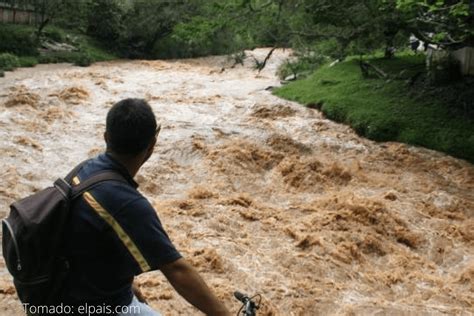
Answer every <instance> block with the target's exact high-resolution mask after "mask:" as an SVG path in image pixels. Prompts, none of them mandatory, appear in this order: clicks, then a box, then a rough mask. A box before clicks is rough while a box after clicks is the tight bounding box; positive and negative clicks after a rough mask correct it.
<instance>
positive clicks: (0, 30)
mask: <svg viewBox="0 0 474 316" xmlns="http://www.w3.org/2000/svg"><path fill="white" fill-rule="evenodd" d="M37 47H38V43H37V41H36V38H35V36H34V28H32V27H30V26H24V25H11V24H0V53H1V52H6V53H12V54H15V55H18V56H36V55H38V51H37Z"/></svg>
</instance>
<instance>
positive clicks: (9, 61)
mask: <svg viewBox="0 0 474 316" xmlns="http://www.w3.org/2000/svg"><path fill="white" fill-rule="evenodd" d="M19 66H20V61H19V60H18V57H17V56H15V55H13V54H9V53H2V54H0V69H3V70H6V71H11V70H13V69H15V68H16V67H19Z"/></svg>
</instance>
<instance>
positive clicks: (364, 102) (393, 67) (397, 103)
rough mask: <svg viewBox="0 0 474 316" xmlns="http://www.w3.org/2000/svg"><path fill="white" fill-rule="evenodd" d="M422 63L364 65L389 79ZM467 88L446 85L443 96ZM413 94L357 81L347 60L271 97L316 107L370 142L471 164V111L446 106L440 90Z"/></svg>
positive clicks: (401, 86) (396, 85)
mask: <svg viewBox="0 0 474 316" xmlns="http://www.w3.org/2000/svg"><path fill="white" fill-rule="evenodd" d="M423 62H424V60H423V57H420V56H401V57H398V58H394V59H392V60H387V59H381V58H376V59H372V60H370V63H372V64H375V65H377V66H379V67H380V68H382V69H383V70H384V71H385V72H388V73H390V74H391V75H396V74H398V73H400V72H401V70H403V69H410V71H412V70H411V69H416V70H413V71H414V72H415V71H418V70H419V69H423ZM328 82H330V83H331V84H327V83H328ZM470 84H472V83H470ZM467 86H469V84H468V85H467ZM467 86H466V85H449V86H447V87H446V91H451V93H452V94H453V95H460V94H462V93H466V88H467ZM454 89H456V91H453V90H454ZM419 90H420V89H419V87H416V89H415V90H411V89H410V88H409V87H408V86H407V85H406V83H405V81H401V80H394V81H391V82H386V81H384V80H381V79H369V80H368V79H362V76H361V73H360V69H359V65H358V61H357V59H352V60H348V61H346V62H343V63H340V64H337V65H335V66H334V67H328V66H324V67H322V68H320V69H319V70H317V71H316V73H315V74H314V75H313V76H311V77H310V78H308V79H306V80H300V81H296V82H294V83H291V84H289V85H286V86H284V87H282V88H280V89H278V90H277V91H275V94H277V95H278V96H282V97H285V98H287V99H291V100H295V101H298V102H300V103H303V104H309V103H318V104H322V107H321V110H322V112H323V113H324V114H325V115H326V116H327V117H328V118H330V119H333V120H335V121H338V122H343V123H347V124H350V125H351V126H352V127H353V128H354V130H355V131H356V132H357V133H358V134H360V135H364V136H366V137H368V138H371V139H373V140H377V141H389V140H391V141H401V142H405V143H409V144H414V145H419V146H424V147H428V148H432V149H436V150H440V151H443V152H446V153H448V154H451V155H453V156H456V157H459V158H464V159H467V160H469V161H471V162H474V139H473V137H472V135H474V124H473V123H474V122H473V120H474V119H473V115H472V114H473V112H466V111H460V110H459V109H455V108H450V107H448V106H446V104H445V102H446V100H445V99H443V98H441V97H440V95H445V94H446V91H442V93H441V92H438V91H437V90H436V92H433V93H429V91H425V92H423V93H421V92H420V91H419ZM471 94H472V93H471ZM471 94H469V93H468V94H467V95H465V97H466V98H467V99H466V100H464V102H469V98H471V97H472V95H471ZM452 101H453V102H461V101H460V100H459V99H455V100H454V99H453V100H452ZM469 113H470V114H469Z"/></svg>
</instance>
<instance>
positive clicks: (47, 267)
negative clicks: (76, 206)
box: [2, 161, 126, 306]
mask: <svg viewBox="0 0 474 316" xmlns="http://www.w3.org/2000/svg"><path fill="white" fill-rule="evenodd" d="M86 162H87V161H84V162H83V163H81V164H79V165H78V166H77V167H76V168H74V170H72V171H71V172H70V173H69V174H68V175H67V176H66V178H64V179H62V178H59V179H57V180H56V181H55V182H54V186H53V187H49V188H46V189H44V190H42V191H39V192H37V193H35V194H33V195H31V196H28V197H26V198H24V199H21V200H18V201H16V202H14V203H13V204H11V205H10V214H9V216H8V217H7V218H5V219H3V220H2V226H3V240H2V244H3V257H4V258H5V262H6V265H7V268H8V271H10V273H11V274H12V276H13V283H14V285H15V288H16V291H17V294H18V297H19V299H20V300H21V302H22V303H23V304H25V305H24V306H28V305H29V306H48V305H49V306H50V305H53V304H55V303H57V302H58V298H59V294H60V291H61V286H62V284H63V281H64V279H65V277H66V276H67V273H68V268H69V264H68V262H67V260H66V258H64V257H62V256H61V249H60V248H61V245H62V241H63V232H64V231H65V226H66V222H67V220H68V215H69V209H70V205H71V202H72V201H74V199H76V198H78V197H79V196H81V195H82V193H84V192H85V191H87V190H90V189H91V188H92V187H94V186H96V185H98V184H99V183H101V182H104V181H111V180H115V181H122V182H126V180H125V179H124V178H123V177H122V176H121V175H120V174H118V173H116V172H113V171H110V170H108V171H103V172H99V173H98V174H96V175H94V176H92V177H90V178H88V179H86V180H85V181H83V182H81V183H80V184H79V185H77V186H71V185H70V183H71V181H72V178H73V177H74V176H75V175H76V173H77V172H78V171H79V170H80V168H81V167H82V166H83V165H84V164H85V163H86ZM26 304H28V305H26Z"/></svg>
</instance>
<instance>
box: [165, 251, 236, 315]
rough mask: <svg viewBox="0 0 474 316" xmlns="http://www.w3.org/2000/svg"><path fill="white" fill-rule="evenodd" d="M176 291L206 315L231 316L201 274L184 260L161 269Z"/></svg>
mask: <svg viewBox="0 0 474 316" xmlns="http://www.w3.org/2000/svg"><path fill="white" fill-rule="evenodd" d="M160 270H161V272H163V274H164V275H165V277H166V278H167V279H168V281H169V282H170V283H171V285H172V286H173V287H174V288H175V290H176V291H177V292H178V293H179V294H180V295H181V296H182V297H183V298H184V299H186V300H187V301H188V302H189V303H191V304H192V305H194V307H196V308H197V309H199V310H200V311H202V312H203V313H205V314H206V315H219V316H221V315H222V316H227V315H230V313H229V311H228V310H227V308H226V307H225V306H224V304H222V303H221V302H220V301H219V299H218V298H217V297H216V296H215V295H214V294H213V293H212V291H211V289H209V287H208V286H207V285H206V283H205V282H204V280H203V279H202V278H201V276H200V275H199V273H198V272H197V271H196V270H195V269H194V268H193V267H192V266H191V265H190V264H189V263H188V262H187V261H186V260H185V259H183V258H180V259H178V260H176V261H174V262H171V263H168V264H165V265H163V266H161V267H160Z"/></svg>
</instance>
